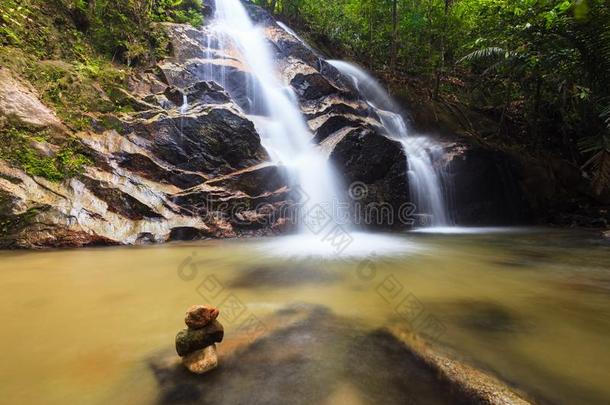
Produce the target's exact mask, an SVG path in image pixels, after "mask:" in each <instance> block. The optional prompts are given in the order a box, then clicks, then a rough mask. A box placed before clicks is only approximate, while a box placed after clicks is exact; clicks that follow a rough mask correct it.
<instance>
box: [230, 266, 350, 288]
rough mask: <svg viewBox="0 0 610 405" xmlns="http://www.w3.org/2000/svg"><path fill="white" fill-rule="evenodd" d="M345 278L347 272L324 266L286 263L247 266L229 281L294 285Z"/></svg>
mask: <svg viewBox="0 0 610 405" xmlns="http://www.w3.org/2000/svg"><path fill="white" fill-rule="evenodd" d="M343 278H345V274H343V273H338V272H331V271H328V270H325V269H324V268H323V267H322V266H320V267H311V266H304V265H295V264H294V263H286V264H285V265H273V264H268V265H262V266H256V267H250V268H245V269H243V270H242V271H240V272H239V275H238V276H237V277H236V278H235V279H233V280H231V281H230V282H229V287H234V288H266V287H294V286H300V285H304V284H325V285H327V284H329V283H334V282H337V281H340V280H341V279H343Z"/></svg>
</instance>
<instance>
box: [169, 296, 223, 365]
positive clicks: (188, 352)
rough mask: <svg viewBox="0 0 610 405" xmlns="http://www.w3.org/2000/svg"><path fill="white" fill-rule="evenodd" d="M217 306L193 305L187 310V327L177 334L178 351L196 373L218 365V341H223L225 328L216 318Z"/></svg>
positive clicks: (185, 363) (183, 360)
mask: <svg viewBox="0 0 610 405" xmlns="http://www.w3.org/2000/svg"><path fill="white" fill-rule="evenodd" d="M219 313H220V311H218V309H217V308H214V307H212V306H209V305H193V306H192V307H190V308H189V309H188V311H186V317H185V318H184V323H186V326H187V327H186V328H185V329H183V330H181V331H180V332H178V334H177V335H176V351H177V352H178V355H179V356H180V357H182V364H184V365H185V366H186V368H188V369H189V370H190V371H191V372H193V373H195V374H203V373H205V372H207V371H210V370H212V369H214V368H216V366H217V365H218V354H217V352H216V343H219V342H222V339H223V337H224V328H223V327H222V325H221V324H220V322H218V321H217V320H216V318H218V314H219Z"/></svg>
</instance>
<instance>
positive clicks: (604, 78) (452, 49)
mask: <svg viewBox="0 0 610 405" xmlns="http://www.w3.org/2000/svg"><path fill="white" fill-rule="evenodd" d="M258 3H259V4H261V5H263V6H265V7H267V8H269V9H271V10H273V11H274V12H275V13H276V14H278V15H280V18H282V19H284V20H288V21H289V22H291V23H292V24H293V25H295V26H300V27H301V28H303V29H304V30H305V31H306V32H309V33H310V36H311V37H313V38H314V39H317V40H318V41H320V40H321V41H322V42H325V45H326V46H327V48H330V49H333V51H336V50H339V52H340V53H342V54H343V57H347V58H353V59H355V60H359V61H365V64H366V65H367V67H368V68H369V69H371V70H374V71H376V72H377V73H378V74H383V75H384V76H386V77H401V76H403V77H404V76H405V75H409V76H416V77H417V78H418V79H419V80H420V82H422V83H424V84H425V85H426V86H427V87H428V88H429V89H430V90H431V91H429V94H431V95H432V97H433V98H435V99H437V100H440V101H443V100H450V101H451V102H453V101H455V100H459V101H460V102H461V103H463V104H466V105H469V106H471V107H474V108H476V109H478V110H481V111H487V112H488V113H489V114H491V115H492V117H493V118H494V119H497V120H498V123H499V127H500V128H499V130H498V135H497V137H498V138H500V139H499V141H500V142H502V143H511V142H512V143H517V144H524V145H526V146H527V147H528V150H530V151H532V152H535V153H548V152H551V153H557V154H560V155H563V156H564V157H566V158H569V159H571V160H573V161H575V162H576V163H580V164H583V162H584V163H588V164H587V165H585V167H586V169H587V170H591V171H592V172H593V177H594V178H596V179H601V182H602V183H604V182H605V184H604V185H602V186H600V187H601V188H603V187H610V181H606V179H608V178H610V177H608V176H603V175H601V176H600V175H599V174H600V170H602V169H603V167H606V166H605V164H593V163H589V161H590V158H591V157H592V156H597V158H595V159H594V161H598V160H599V157H600V156H606V155H605V154H601V155H600V154H599V152H600V151H602V150H603V151H606V149H604V148H603V147H599V146H598V149H596V151H593V150H592V149H590V148H582V147H579V146H578V145H579V142H578V141H579V140H581V139H589V140H591V139H594V140H595V142H594V144H596V145H603V144H605V141H604V139H607V138H606V137H608V136H609V134H610V128H608V115H607V114H606V115H604V114H603V111H602V107H601V106H607V105H608V100H610V3H609V2H608V1H607V0H421V1H411V0H259V1H258ZM394 9H395V10H396V13H394ZM585 143H586V142H585ZM600 148H601V149H600ZM604 153H605V152H604ZM600 184H601V183H600ZM600 187H598V190H601V188H600Z"/></svg>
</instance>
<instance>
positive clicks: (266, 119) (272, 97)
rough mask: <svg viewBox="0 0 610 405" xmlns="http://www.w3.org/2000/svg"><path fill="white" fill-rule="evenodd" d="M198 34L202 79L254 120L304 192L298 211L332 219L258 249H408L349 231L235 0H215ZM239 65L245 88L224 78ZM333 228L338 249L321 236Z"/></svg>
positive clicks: (318, 155)
mask: <svg viewBox="0 0 610 405" xmlns="http://www.w3.org/2000/svg"><path fill="white" fill-rule="evenodd" d="M202 35H207V38H204V41H202V42H203V43H205V44H206V48H205V49H203V50H202V53H203V54H202V57H203V58H204V59H205V60H206V61H207V62H208V64H209V65H210V66H208V67H206V71H205V74H204V76H205V77H204V79H205V80H214V81H216V82H218V83H219V84H220V85H222V87H224V88H225V89H227V90H228V91H229V93H231V95H232V96H233V97H234V99H240V101H241V104H240V105H241V106H242V108H244V110H245V111H246V112H247V113H248V114H250V118H251V119H252V120H253V121H254V122H255V125H256V128H257V130H258V132H259V134H260V136H261V143H262V144H263V146H264V147H265V149H266V150H267V151H268V153H269V156H270V157H271V159H272V160H273V161H274V162H275V163H277V164H282V165H284V166H286V167H287V168H288V170H289V171H290V172H291V173H292V174H293V176H294V179H292V180H293V181H294V182H296V183H298V184H299V186H300V188H301V191H302V192H303V194H305V201H304V202H303V201H302V209H301V211H302V212H303V213H308V212H310V210H312V209H313V208H315V207H316V206H320V207H323V208H324V210H325V211H326V214H327V215H329V216H330V217H331V219H332V221H331V225H330V226H329V227H328V229H325V230H324V232H320V233H319V232H315V231H313V230H312V229H310V228H309V227H308V226H307V223H306V221H301V222H300V233H299V235H295V236H284V237H282V238H278V239H277V240H274V241H273V242H269V243H271V245H272V246H269V244H268V243H267V242H266V243H264V244H263V246H262V249H264V250H265V251H267V252H268V251H273V252H274V253H275V254H278V255H289V256H291V257H294V256H323V257H327V258H328V257H346V256H366V255H370V254H373V253H375V254H384V253H390V252H394V253H397V252H400V253H405V252H408V251H412V250H413V249H414V247H413V246H411V245H410V244H409V243H407V242H405V241H404V240H397V239H395V238H392V237H389V236H379V235H372V234H368V233H358V232H353V230H352V229H351V227H349V224H345V222H344V218H343V217H342V215H341V213H340V210H339V209H338V207H337V206H336V205H335V203H337V202H339V201H340V200H342V198H341V195H340V193H339V192H338V191H337V190H338V189H339V187H338V183H339V181H338V179H337V177H336V176H335V174H334V171H333V168H332V166H331V164H330V162H328V159H327V156H326V155H325V154H324V153H322V152H321V151H320V150H319V147H318V146H317V145H315V144H314V143H313V136H312V134H311V133H310V131H309V130H308V128H307V126H306V124H305V122H304V120H303V117H302V115H301V111H300V109H299V106H298V100H297V98H296V97H295V94H294V92H293V91H292V89H291V88H290V87H289V86H284V85H283V83H282V82H281V80H280V79H279V75H278V74H277V72H276V70H275V63H274V60H273V57H272V53H271V51H270V49H268V47H267V39H266V37H265V35H264V31H263V30H262V29H261V28H259V27H257V26H255V25H254V24H253V22H252V20H251V19H250V17H249V16H248V14H247V12H246V9H245V8H244V6H243V5H242V3H241V1H240V0H216V12H215V16H214V19H213V21H211V22H210V24H209V25H208V26H207V27H205V29H204V30H203V31H202ZM236 53H237V54H236ZM215 59H220V60H221V61H220V64H218V63H217V62H214V60H215ZM239 63H244V64H245V65H246V66H247V69H246V70H247V72H248V75H249V76H248V78H247V83H248V85H247V86H245V87H247V91H244V90H246V89H245V88H244V86H243V85H242V86H240V85H235V83H231V82H230V81H231V78H230V76H231V73H233V74H235V70H233V71H231V70H230V69H234V66H235V64H239ZM244 95H245V96H246V97H244ZM336 226H339V227H341V228H342V230H343V231H344V232H346V233H347V232H349V236H348V238H349V244H348V245H345V246H344V247H342V248H341V250H340V251H339V250H338V249H337V246H336V245H334V244H333V241H332V240H329V239H327V236H328V235H329V233H328V230H329V229H335V228H336Z"/></svg>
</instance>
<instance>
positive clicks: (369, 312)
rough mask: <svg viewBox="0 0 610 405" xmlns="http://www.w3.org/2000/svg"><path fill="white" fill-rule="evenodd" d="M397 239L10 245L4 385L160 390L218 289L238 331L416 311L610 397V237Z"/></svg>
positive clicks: (510, 364)
mask: <svg viewBox="0 0 610 405" xmlns="http://www.w3.org/2000/svg"><path fill="white" fill-rule="evenodd" d="M396 238H401V239H402V240H403V241H404V242H405V243H409V246H410V247H413V246H415V247H417V249H415V250H411V249H409V250H405V251H406V253H405V254H403V255H396V254H394V255H392V256H388V257H381V256H379V255H377V256H374V257H372V258H369V259H363V258H360V259H356V258H353V259H344V260H331V259H332V258H329V259H320V258H301V259H294V258H279V257H274V256H273V255H271V254H270V253H274V249H275V248H277V246H275V245H273V244H269V242H268V241H267V240H242V241H207V242H201V243H190V244H170V245H164V246H155V247H141V248H134V247H131V248H100V249H80V250H63V251H42V252H0V285H2V287H3V289H2V294H1V295H0V314H1V319H2V329H1V331H0V344H1V346H2V348H3V350H2V362H1V363H0V398H2V399H3V402H6V403H21V404H34V403H45V404H65V403H107V402H109V401H112V402H113V403H125V404H127V403H129V404H133V403H151V402H154V401H155V399H156V396H157V391H158V387H157V384H156V382H155V379H154V378H153V376H152V373H151V372H150V369H149V367H148V361H149V359H150V357H151V356H153V355H154V353H157V352H158V351H159V350H163V349H166V348H171V347H172V346H173V340H174V336H175V334H176V332H177V331H178V330H179V329H180V328H182V326H183V323H182V322H183V321H182V317H183V313H184V310H185V309H186V308H187V307H188V306H190V305H191V304H193V303H202V302H204V301H207V302H210V303H212V304H215V305H219V306H221V310H222V308H223V306H224V308H225V310H224V314H225V318H224V319H223V324H224V325H225V328H226V332H227V336H230V334H231V332H232V331H234V330H235V329H237V328H238V327H239V326H240V325H241V323H242V322H243V321H244V320H245V319H247V318H248V317H251V316H255V317H257V318H258V319H264V317H265V316H266V315H269V314H271V313H273V312H274V311H276V310H278V309H280V308H282V307H284V306H285V305H287V304H290V303H294V302H308V303H314V304H321V305H324V306H327V307H329V308H331V309H332V310H333V311H334V312H335V313H336V314H339V315H344V316H348V317H357V318H359V319H360V321H361V322H362V324H363V325H368V326H371V327H375V326H382V325H384V324H386V323H388V322H402V323H404V324H405V325H406V326H410V327H412V328H414V329H415V330H416V331H417V332H418V333H420V334H422V335H423V336H425V337H426V338H428V339H433V340H436V341H437V343H438V344H439V345H441V346H444V347H446V348H447V349H448V350H450V351H451V352H453V353H454V354H455V355H456V356H459V357H460V358H462V359H464V360H466V361H468V362H470V363H471V364H474V365H476V366H478V367H481V368H483V369H485V370H488V371H490V372H492V373H493V374H495V375H497V376H499V377H501V378H502V379H504V380H505V381H507V382H509V383H511V384H513V385H514V386H517V387H519V388H521V389H523V390H524V391H525V392H527V393H528V394H530V395H532V396H534V397H536V398H538V399H541V400H543V401H547V402H551V403H565V404H573V403H600V404H601V403H609V402H610V384H608V382H609V381H610V344H609V342H610V339H609V337H610V250H609V246H608V245H607V244H604V243H603V242H602V241H601V240H600V239H599V238H598V237H597V236H596V234H594V233H587V232H583V231H556V230H547V229H541V230H520V231H519V230H515V231H514V232H511V233H492V234H473V235H426V234H407V235H402V236H396ZM282 248H283V249H285V248H286V247H285V246H282ZM201 294H203V296H204V298H202V295H201ZM404 300H407V301H404ZM404 302H407V303H410V305H411V306H410V308H411V312H404V308H405V307H404V306H401V303H404ZM227 303H233V304H236V305H237V306H233V307H231V308H233V309H236V308H237V309H239V311H237V310H233V311H231V310H230V309H229V308H230V307H229V306H227ZM413 308H415V310H413ZM228 315H230V316H228ZM233 318H235V319H233ZM350 395H351V394H349V393H348V394H346V395H345V396H343V397H341V398H343V399H342V400H341V401H340V402H345V403H348V402H357V401H356V400H352V399H349V398H351V397H350ZM346 398H348V399H346Z"/></svg>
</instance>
